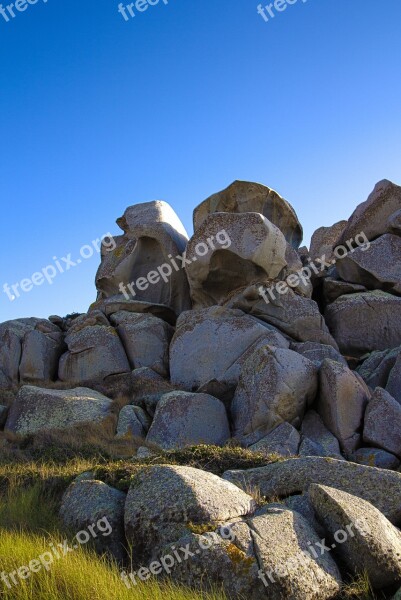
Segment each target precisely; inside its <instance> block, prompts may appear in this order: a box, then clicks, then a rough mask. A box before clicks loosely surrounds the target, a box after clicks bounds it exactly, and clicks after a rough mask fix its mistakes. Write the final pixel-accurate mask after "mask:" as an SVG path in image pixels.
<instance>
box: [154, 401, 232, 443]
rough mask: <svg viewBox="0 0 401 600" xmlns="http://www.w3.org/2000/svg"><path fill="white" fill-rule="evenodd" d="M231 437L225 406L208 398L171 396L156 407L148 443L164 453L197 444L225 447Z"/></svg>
mask: <svg viewBox="0 0 401 600" xmlns="http://www.w3.org/2000/svg"><path fill="white" fill-rule="evenodd" d="M229 437H230V427H229V424H228V418H227V413H226V409H225V408H224V404H223V403H222V402H220V400H218V399H217V398H213V396H210V395H208V394H192V393H188V392H170V393H169V394H165V395H164V396H162V398H161V400H160V402H159V403H158V405H157V408H156V413H155V416H154V419H153V423H152V426H151V428H150V431H149V433H148V436H147V441H148V442H152V443H153V444H157V445H158V446H160V448H163V449H164V450H169V449H172V448H185V446H195V445H196V444H213V445H216V446H222V445H223V444H225V442H227V440H228V439H229Z"/></svg>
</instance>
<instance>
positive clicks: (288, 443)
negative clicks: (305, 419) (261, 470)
mask: <svg viewBox="0 0 401 600" xmlns="http://www.w3.org/2000/svg"><path fill="white" fill-rule="evenodd" d="M300 440H301V436H300V435H299V432H298V431H297V430H296V429H295V427H293V426H292V425H290V423H282V424H281V425H279V426H278V427H276V428H275V429H273V431H272V432H271V433H269V434H268V435H266V436H265V437H263V438H262V439H261V440H259V441H258V442H256V444H252V446H249V450H252V451H253V452H262V453H263V454H267V455H269V454H278V455H279V456H295V455H296V454H298V448H299V443H300Z"/></svg>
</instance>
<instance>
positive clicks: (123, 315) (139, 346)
mask: <svg viewBox="0 0 401 600" xmlns="http://www.w3.org/2000/svg"><path fill="white" fill-rule="evenodd" d="M110 320H111V322H112V323H113V325H114V326H115V327H116V330H117V333H118V335H119V337H120V339H121V341H122V343H123V345H124V348H125V352H126V354H127V356H128V360H129V363H130V366H131V368H132V369H140V368H141V367H149V368H150V369H152V370H153V371H156V373H159V374H160V375H162V377H166V376H167V375H168V372H169V355H168V352H169V344H170V341H171V338H172V337H173V333H174V329H173V327H171V325H169V324H168V323H166V322H165V321H162V319H158V318H157V317H154V316H153V315H149V314H148V315H143V314H136V313H132V312H127V311H120V312H117V313H114V314H113V315H112V316H111V317H110Z"/></svg>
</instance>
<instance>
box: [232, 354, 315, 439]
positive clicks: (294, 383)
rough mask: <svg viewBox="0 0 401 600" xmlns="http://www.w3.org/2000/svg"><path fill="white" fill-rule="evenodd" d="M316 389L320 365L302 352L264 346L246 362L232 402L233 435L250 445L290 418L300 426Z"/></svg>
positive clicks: (294, 424) (293, 423)
mask: <svg viewBox="0 0 401 600" xmlns="http://www.w3.org/2000/svg"><path fill="white" fill-rule="evenodd" d="M316 392H317V368H316V366H315V365H314V363H312V362H311V361H310V360H308V359H307V358H304V357H303V356H301V355H300V354H297V353H296V352H293V351H292V350H287V349H283V348H273V347H271V346H268V345H262V346H260V347H259V348H258V349H256V350H255V352H254V353H253V354H252V355H251V356H250V357H249V358H248V360H247V361H246V362H245V364H244V366H243V368H242V371H241V376H240V380H239V384H238V387H237V389H236V391H235V395H234V399H233V402H232V405H231V415H232V419H233V424H234V436H235V437H236V438H237V439H239V440H240V441H241V443H243V444H245V445H247V446H250V445H251V444H255V443H256V442H258V441H259V440H261V439H262V438H263V437H264V436H265V435H267V434H268V433H270V432H271V431H272V430H273V429H275V427H277V426H278V425H280V424H281V423H283V422H284V421H287V422H288V423H291V424H292V425H293V426H295V427H296V426H299V425H300V424H301V421H302V417H303V415H304V413H305V410H306V409H307V408H308V407H309V405H310V404H311V403H312V402H313V400H314V398H315V395H316Z"/></svg>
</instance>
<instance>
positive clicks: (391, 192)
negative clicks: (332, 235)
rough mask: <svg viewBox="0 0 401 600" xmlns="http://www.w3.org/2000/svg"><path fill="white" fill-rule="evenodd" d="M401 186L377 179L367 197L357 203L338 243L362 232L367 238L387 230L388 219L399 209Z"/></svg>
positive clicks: (400, 204) (372, 237)
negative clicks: (360, 202) (377, 181)
mask: <svg viewBox="0 0 401 600" xmlns="http://www.w3.org/2000/svg"><path fill="white" fill-rule="evenodd" d="M400 206H401V188H400V187H399V186H398V185H395V184H394V183H392V182H391V181H388V180H387V179H383V181H379V183H377V184H376V185H375V188H374V190H373V192H372V193H371V194H370V196H369V197H368V199H367V200H366V201H365V202H362V204H359V205H358V206H357V207H356V209H355V210H354V212H353V213H352V215H351V217H350V218H349V220H348V225H347V226H346V227H345V229H344V231H343V233H342V235H341V236H340V238H339V240H338V244H344V243H345V242H346V241H349V240H351V238H354V239H355V237H356V236H357V235H358V234H360V233H364V234H365V235H366V237H367V238H368V240H374V239H375V238H377V237H379V236H380V235H383V234H384V233H387V232H388V231H389V219H391V216H392V215H393V214H394V213H395V212H397V211H398V210H400ZM390 226H391V225H390Z"/></svg>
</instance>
